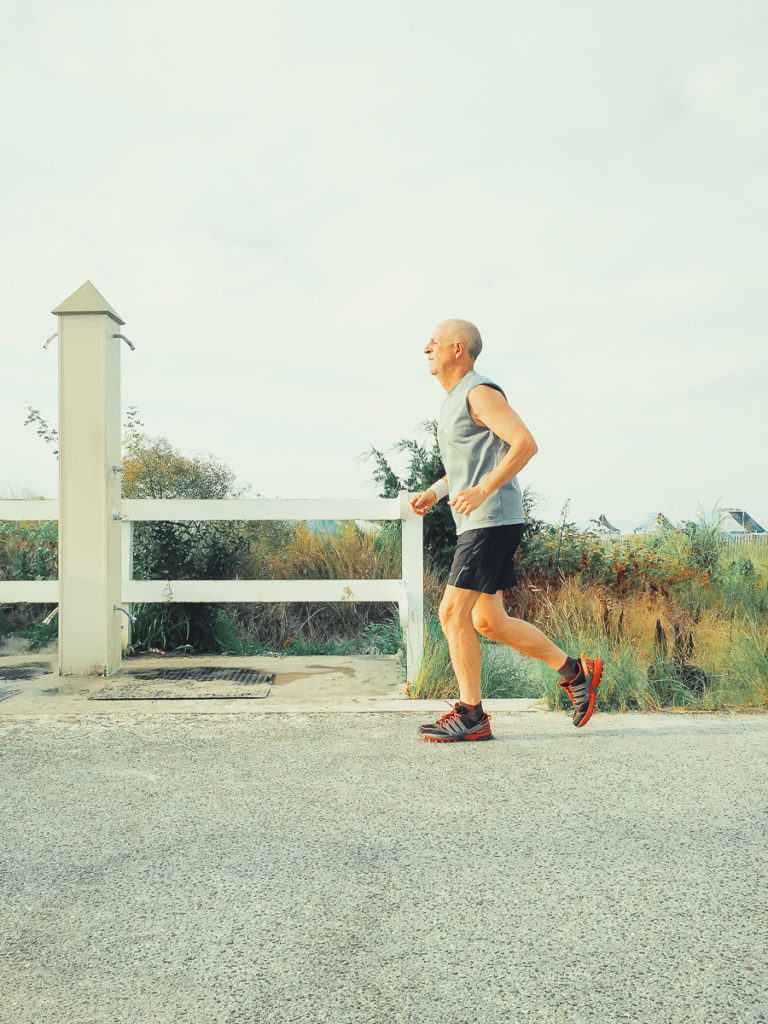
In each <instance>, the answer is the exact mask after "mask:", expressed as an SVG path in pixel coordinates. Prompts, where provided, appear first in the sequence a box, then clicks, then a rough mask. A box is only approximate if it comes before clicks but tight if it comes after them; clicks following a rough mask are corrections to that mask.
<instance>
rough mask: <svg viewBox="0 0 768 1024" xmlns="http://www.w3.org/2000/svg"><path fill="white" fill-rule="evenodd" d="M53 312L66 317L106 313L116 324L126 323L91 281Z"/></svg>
mask: <svg viewBox="0 0 768 1024" xmlns="http://www.w3.org/2000/svg"><path fill="white" fill-rule="evenodd" d="M52 312H53V313H55V314H56V316H62V315H66V314H67V313H106V314H107V316H111V317H112V319H113V320H114V321H115V323H118V324H124V323H125V320H121V319H120V317H119V316H118V315H117V313H116V312H115V311H114V309H112V307H111V306H110V304H109V303H108V302H107V300H106V299H105V298H104V296H103V295H102V294H101V293H100V292H99V291H97V290H96V288H94V287H93V285H92V284H91V282H90V281H86V282H85V284H84V285H81V286H80V287H79V288H78V289H77V291H76V292H72V294H71V295H70V296H69V298H68V299H64V301H63V302H61V303H59V305H58V306H57V307H56V309H54V310H52Z"/></svg>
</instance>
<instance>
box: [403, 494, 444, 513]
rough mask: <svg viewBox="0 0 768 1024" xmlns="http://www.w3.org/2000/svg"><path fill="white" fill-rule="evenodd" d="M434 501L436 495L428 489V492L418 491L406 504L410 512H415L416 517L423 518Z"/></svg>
mask: <svg viewBox="0 0 768 1024" xmlns="http://www.w3.org/2000/svg"><path fill="white" fill-rule="evenodd" d="M436 501H437V495H436V494H435V492H434V491H433V490H432V489H431V488H430V490H428V491H420V492H419V493H418V494H414V496H413V497H412V498H411V500H410V502H409V503H408V504H409V505H410V507H411V512H415V513H416V515H417V516H425V515H426V514H427V512H429V510H430V509H431V508H432V506H433V505H434V504H435V502H436Z"/></svg>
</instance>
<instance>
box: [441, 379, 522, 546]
mask: <svg viewBox="0 0 768 1024" xmlns="http://www.w3.org/2000/svg"><path fill="white" fill-rule="evenodd" d="M478 384H487V385H488V387H491V388H495V389H496V390H497V391H501V393H502V395H504V392H503V391H502V389H501V388H500V387H499V385H498V384H494V383H493V381H492V380H488V378H487V377H482V376H481V375H480V374H479V373H476V372H475V371H474V370H470V371H469V373H467V374H465V375H464V376H463V377H462V378H461V380H460V381H459V382H458V384H455V385H454V386H453V387H452V388H451V390H450V391H449V392H448V394H447V395H446V396H445V399H444V401H443V404H442V405H441V406H440V415H439V417H438V421H437V443H438V445H439V447H440V455H441V457H442V460H443V465H444V466H445V472H446V475H447V477H448V491H449V498H448V500H449V501H450V500H451V499H452V498H453V496H454V495H455V494H457V493H458V492H459V491H463V490H464V489H465V488H467V487H476V486H477V484H479V483H480V481H481V480H482V479H483V477H484V476H486V475H487V474H488V473H489V472H490V471H491V470H492V469H493V468H494V467H495V466H497V465H498V464H499V462H501V460H502V459H503V458H504V456H505V455H506V454H507V452H508V451H509V445H508V444H507V442H506V441H503V440H502V439H501V438H500V437H498V436H497V435H496V434H494V433H493V431H492V430H489V429H488V427H479V426H478V425H477V423H475V421H474V420H473V419H472V417H471V416H470V414H469V406H468V403H467V399H468V396H469V392H470V391H471V390H472V388H475V387H477V385H478ZM504 397H505V398H506V397H507V396H506V395H504ZM451 512H452V513H453V521H454V522H455V523H456V533H457V534H462V533H465V532H466V531H467V530H477V529H479V528H480V527H485V526H504V525H506V524H508V523H522V522H525V519H524V517H523V499H522V494H521V492H520V484H519V483H518V482H517V477H516V476H513V477H512V479H511V480H508V481H507V482H506V483H505V484H502V485H501V487H499V488H498V489H497V490H495V491H494V492H493V494H489V495H488V497H487V498H486V499H485V501H484V502H483V503H482V505H480V506H479V507H478V508H476V509H474V510H473V511H472V512H470V513H469V515H468V516H466V515H462V514H461V512H457V511H456V510H455V509H451Z"/></svg>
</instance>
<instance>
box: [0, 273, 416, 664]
mask: <svg viewBox="0 0 768 1024" xmlns="http://www.w3.org/2000/svg"><path fill="white" fill-rule="evenodd" d="M53 312H54V313H55V314H56V315H57V317H58V332H57V335H54V336H53V337H58V346H59V499H58V501H57V500H49V499H37V500H28V499H21V500H18V499H3V500H0V520H6V521H8V520H11V521H40V520H57V521H58V524H59V537H58V553H59V578H58V580H30V581H26V580H8V581H6V580H3V581H0V603H3V604H11V603H16V602H34V603H40V604H57V605H58V623H59V669H58V671H59V675H107V676H109V675H113V674H114V673H116V672H118V671H119V669H120V667H121V663H122V654H123V651H124V650H125V649H126V647H127V645H128V643H129V642H130V622H131V613H130V606H131V605H132V604H134V603H136V602H172V601H176V602H183V603H188V602H190V603H191V602H209V603H225V602H244V603H248V602H284V601H311V602H326V601H331V602H332V601H349V602H369V601H393V602H397V604H398V607H399V612H400V623H401V625H402V626H403V628H404V629H405V631H406V653H407V677H408V680H409V681H412V680H413V679H414V677H415V675H416V673H417V672H418V670H419V666H420V665H421V660H422V654H423V644H424V577H423V573H424V561H423V520H422V518H421V517H420V516H417V515H415V514H414V513H413V512H412V511H411V510H410V508H409V505H408V501H409V497H410V496H409V495H408V494H407V493H406V492H405V491H401V492H400V494H399V495H398V497H397V498H375V499H370V500H353V499H306V498H300V499H264V498H259V499H241V498H237V499H227V498H222V499H215V500H176V499H175V500H170V499H169V500H165V499H141V500H135V499H132V500H124V499H123V498H122V496H121V481H120V473H121V471H122V465H121V450H120V429H121V410H120V356H121V342H122V341H125V342H127V343H128V345H129V346H130V347H131V349H132V350H133V349H134V346H133V344H132V343H131V342H130V341H128V339H127V338H126V337H125V335H123V334H122V333H120V327H121V326H123V324H124V321H123V320H121V319H120V317H119V316H118V315H117V313H116V312H115V311H114V310H113V309H112V307H111V306H110V305H109V303H108V302H107V301H106V300H105V299H104V298H103V296H101V295H100V294H99V292H98V291H97V290H96V289H95V288H94V286H93V285H92V284H91V283H90V281H87V282H86V283H85V284H84V285H83V286H82V288H79V289H78V290H77V291H76V292H74V293H73V294H72V295H71V296H70V297H69V298H68V299H66V300H65V301H64V302H63V303H61V305H60V306H58V307H57V308H56V309H55V310H54V311H53ZM50 340H52V339H49V341H50ZM46 344H47V343H46ZM257 519H258V520H264V519H272V520H282V521H292V520H315V519H326V520H344V519H355V520H400V521H401V523H402V571H401V578H400V579H389V580H367V579H362V580H326V579H323V580H239V579H236V580H134V579H133V571H132V570H133V524H134V523H136V522H146V521H149V520H153V521H156V522H157V521H161V522H171V521H174V522H176V521H197V522H201V521H202V522H204V521H213V520H218V521H222V520H228V521H233V522H244V521H250V520H257Z"/></svg>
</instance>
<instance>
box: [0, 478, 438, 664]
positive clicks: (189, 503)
mask: <svg viewBox="0 0 768 1024" xmlns="http://www.w3.org/2000/svg"><path fill="white" fill-rule="evenodd" d="M409 499H410V495H409V494H408V493H407V492H405V491H401V492H400V494H399V495H398V497H397V498H375V499H371V500H360V501H358V500H352V499H349V500H347V499H335V500H323V499H317V500H313V499H305V498H298V499H264V498H259V499H253V500H249V499H226V498H223V499H216V500H170V499H166V500H156V499H141V500H130V499H128V500H123V501H122V502H121V503H120V510H119V511H115V512H114V515H113V518H115V519H119V520H120V522H121V524H122V541H121V564H122V572H121V581H120V592H121V604H122V605H123V606H127V607H126V610H127V611H128V612H129V613H130V610H131V609H130V605H131V604H133V603H136V602H158V603H167V602H184V603H187V602H190V603H192V602H203V601H205V602H211V603H215V604H219V603H221V604H223V603H232V602H242V603H248V602H254V603H257V602H275V603H278V602H283V601H311V602H315V601H320V602H326V601H344V602H371V601H391V602H395V603H397V605H398V608H399V618H400V624H401V626H402V627H403V628H404V629H405V631H406V655H407V676H408V679H409V680H413V678H414V676H415V675H416V673H417V672H418V670H419V666H420V664H421V659H422V650H423V636H424V586H423V578H424V561H423V527H424V522H423V519H422V518H421V516H417V515H414V513H413V512H411V510H410V508H409V505H408V502H409ZM58 506H59V503H58V501H55V500H47V499H37V500H16V499H4V500H0V520H6V521H39V520H57V519H58V516H59V508H58ZM267 519H269V520H282V521H288V520H315V519H326V520H345V519H354V520H370V521H379V520H397V519H399V520H401V521H402V568H401V577H400V578H399V579H389V580H374V579H355V580H241V579H234V580H170V579H168V580H135V579H134V578H133V524H134V523H136V522H149V521H154V522H181V521H195V522H212V521H214V520H215V521H231V522H249V521H253V520H267ZM58 600H59V584H58V580H29V581H27V580H9V581H6V580H2V581H0V603H3V604H12V603H16V602H34V603H40V604H56V603H58ZM122 629H123V648H124V649H125V647H126V646H127V643H129V642H130V619H129V618H128V617H125V618H124V619H123V622H122Z"/></svg>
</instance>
